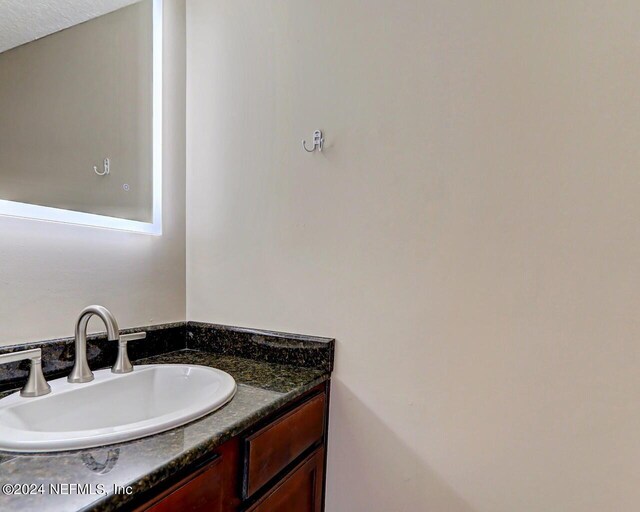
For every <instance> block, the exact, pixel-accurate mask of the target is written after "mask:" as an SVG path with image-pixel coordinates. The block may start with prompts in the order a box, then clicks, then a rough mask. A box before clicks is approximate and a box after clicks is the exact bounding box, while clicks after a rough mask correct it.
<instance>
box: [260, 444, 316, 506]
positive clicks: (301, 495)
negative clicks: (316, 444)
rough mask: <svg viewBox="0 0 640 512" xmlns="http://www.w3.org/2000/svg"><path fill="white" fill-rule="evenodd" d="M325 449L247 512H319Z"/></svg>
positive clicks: (299, 467) (292, 472)
mask: <svg viewBox="0 0 640 512" xmlns="http://www.w3.org/2000/svg"><path fill="white" fill-rule="evenodd" d="M323 466H324V449H323V448H322V447H321V448H318V449H317V450H316V451H315V452H313V454H311V455H310V456H309V457H308V458H306V459H305V460H304V461H303V462H301V463H300V464H299V465H298V466H297V467H296V468H295V469H294V470H293V471H291V473H289V474H288V475H287V476H286V477H285V478H284V479H283V480H282V481H281V482H280V483H279V484H278V485H276V486H275V487H274V489H273V490H272V491H271V492H270V493H268V494H267V495H266V496H264V497H263V498H262V499H261V500H260V501H258V502H257V503H256V504H255V505H254V506H253V507H251V508H250V509H249V510H247V512H320V511H321V510H322V488H323Z"/></svg>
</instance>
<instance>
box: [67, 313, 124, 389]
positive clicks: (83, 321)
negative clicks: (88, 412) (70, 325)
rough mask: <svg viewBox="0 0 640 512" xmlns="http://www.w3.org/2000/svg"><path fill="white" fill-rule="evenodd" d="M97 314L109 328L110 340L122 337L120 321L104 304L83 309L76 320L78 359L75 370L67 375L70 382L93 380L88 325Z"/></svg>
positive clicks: (108, 335)
mask: <svg viewBox="0 0 640 512" xmlns="http://www.w3.org/2000/svg"><path fill="white" fill-rule="evenodd" d="M94 315H95V316H97V317H98V318H100V319H101V320H102V321H103V322H104V325H105V327H106V328H107V338H108V339H109V341H118V340H119V339H120V329H119V328H118V322H116V319H115V317H114V316H113V315H112V314H111V311H109V310H108V309H107V308H105V307H103V306H88V307H86V308H84V309H83V310H82V312H81V313H80V316H79V317H78V321H77V322H76V333H75V348H76V360H75V363H74V365H73V370H71V373H70V374H69V377H67V381H69V382H90V381H92V380H93V372H92V371H91V369H90V368H89V363H88V361H87V326H88V324H89V320H91V317H92V316H94Z"/></svg>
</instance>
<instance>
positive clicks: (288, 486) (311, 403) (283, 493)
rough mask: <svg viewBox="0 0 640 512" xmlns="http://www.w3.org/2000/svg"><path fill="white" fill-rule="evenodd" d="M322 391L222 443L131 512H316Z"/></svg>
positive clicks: (320, 490)
mask: <svg viewBox="0 0 640 512" xmlns="http://www.w3.org/2000/svg"><path fill="white" fill-rule="evenodd" d="M328 389H329V383H328V382H327V383H324V384H321V385H320V386H318V387H316V388H314V389H312V390H311V391H310V392H308V393H307V394H305V395H304V396H302V397H301V398H300V399H298V400H296V401H295V402H293V403H292V404H288V405H287V406H285V407H284V408H282V409H280V410H278V411H276V413H274V414H273V415H272V416H270V417H269V418H267V419H266V420H264V421H262V422H261V423H260V424H258V425H256V426H255V427H254V428H251V429H250V430H249V431H247V432H246V433H244V434H243V435H240V436H238V437H236V438H234V439H232V440H231V441H228V442H227V443H225V444H224V445H222V446H221V447H220V448H218V449H217V450H216V452H215V453H214V454H213V455H212V456H209V457H208V458H207V459H206V460H205V461H203V462H201V463H200V464H198V465H196V466H195V467H194V468H191V469H190V471H189V473H188V474H186V475H183V476H182V477H179V478H177V481H175V482H174V483H173V484H172V485H170V486H169V487H165V488H164V490H162V491H161V492H158V491H156V494H155V496H152V497H150V498H149V497H146V498H145V502H144V503H143V504H142V505H140V506H139V507H138V508H137V509H135V510H136V512H142V511H148V512H173V511H180V512H322V510H323V508H324V475H325V456H326V449H325V447H326V439H327V418H328Z"/></svg>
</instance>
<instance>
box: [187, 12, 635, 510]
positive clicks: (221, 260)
mask: <svg viewBox="0 0 640 512" xmlns="http://www.w3.org/2000/svg"><path fill="white" fill-rule="evenodd" d="M639 21H640V11H639V10H638V4H637V2H636V1H631V0H623V1H620V2H615V4H612V3H610V2H601V1H595V0H587V1H577V0H571V1H567V2H557V1H551V0H544V1H537V2H521V1H518V2H499V1H497V0H489V1H484V2H477V1H473V0H465V1H462V0H460V1H456V0H454V1H451V0H446V1H438V0H406V1H402V2H390V1H388V0H370V1H367V2H359V1H354V0H328V1H326V2H320V3H318V2H311V1H308V0H303V1H297V0H273V1H271V2H253V1H248V0H240V1H237V0H236V1H230V0H229V1H215V2H212V1H210V0H189V2H188V14H187V27H188V29H187V34H188V37H187V39H188V43H187V47H188V50H187V55H188V58H187V61H188V78H187V83H188V85H187V90H188V102H187V133H188V135H187V140H188V151H187V154H188V164H187V168H188V175H187V205H188V209H187V234H188V243H187V288H188V300H187V316H188V318H189V319H192V320H208V321H214V322H220V323H225V324H235V325H243V326H255V327H262V328H270V329H281V330H286V331H295V332H302V333H310V334H320V335H329V336H336V337H337V339H338V347H337V367H336V372H335V378H334V387H333V394H332V411H331V412H332V418H331V434H330V452H329V477H328V478H329V480H328V493H329V494H328V502H327V505H328V507H327V510H328V512H365V511H366V512H372V511H380V512H391V511H393V512H400V511H412V512H413V511H417V510H430V511H438V512H514V511H517V512H540V511H544V512H600V511H603V510H615V511H634V510H637V509H638V507H639V506H640V488H639V487H638V484H637V483H638V480H639V478H640V436H639V435H638V433H639V432H640V371H639V369H638V361H640V313H639V308H640V286H639V285H640V265H638V262H639V261H640V227H639V226H640V222H639V219H640V201H639V200H638V197H640V178H639V174H638V162H639V161H640V144H639V143H638V141H639V140H640V101H639V96H638V91H639V90H640V67H639V66H638V65H637V63H638V57H639V53H638V52H639V48H640V32H638V30H637V28H638V22H639ZM316 128H322V129H324V130H325V134H326V138H327V147H326V152H325V153H323V154H321V155H320V154H314V155H308V154H306V153H305V152H304V151H303V150H302V149H301V148H300V139H302V138H303V137H304V138H309V137H310V136H311V134H312V131H313V130H314V129H316Z"/></svg>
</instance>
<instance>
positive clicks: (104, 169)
mask: <svg viewBox="0 0 640 512" xmlns="http://www.w3.org/2000/svg"><path fill="white" fill-rule="evenodd" d="M110 171H111V161H110V160H109V159H108V158H105V159H104V162H103V163H102V172H98V167H97V166H95V165H94V166H93V172H95V173H96V174H97V175H98V176H106V175H107V174H109V172H110Z"/></svg>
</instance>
